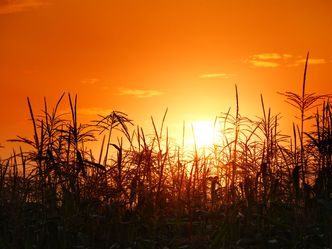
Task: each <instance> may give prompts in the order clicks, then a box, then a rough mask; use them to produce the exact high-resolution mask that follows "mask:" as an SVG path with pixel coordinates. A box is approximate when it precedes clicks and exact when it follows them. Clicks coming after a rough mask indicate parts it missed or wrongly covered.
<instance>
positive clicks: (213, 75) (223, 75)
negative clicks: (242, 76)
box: [199, 73, 233, 79]
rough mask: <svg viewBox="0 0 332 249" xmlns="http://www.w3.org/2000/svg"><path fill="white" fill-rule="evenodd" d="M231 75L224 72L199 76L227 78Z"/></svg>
mask: <svg viewBox="0 0 332 249" xmlns="http://www.w3.org/2000/svg"><path fill="white" fill-rule="evenodd" d="M231 76H233V74H226V73H209V74H201V75H200V76H199V77H200V78H202V79H204V78H224V79H228V78H230V77H231Z"/></svg>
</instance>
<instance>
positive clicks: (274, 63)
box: [244, 53, 327, 68]
mask: <svg viewBox="0 0 332 249" xmlns="http://www.w3.org/2000/svg"><path fill="white" fill-rule="evenodd" d="M244 63H247V64H249V65H251V66H253V67H265V68H267V67H270V68H276V67H280V66H286V67H295V66H300V65H303V64H304V63H305V59H304V57H303V56H294V55H291V54H281V53H262V54H254V55H251V56H249V57H248V58H247V59H246V60H245V61H244ZM308 63H309V64H316V65H317V64H324V63H327V62H326V60H325V59H309V62H308Z"/></svg>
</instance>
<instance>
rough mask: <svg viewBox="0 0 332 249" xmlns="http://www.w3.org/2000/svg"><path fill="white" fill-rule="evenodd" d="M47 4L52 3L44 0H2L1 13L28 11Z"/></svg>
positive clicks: (0, 2)
mask: <svg viewBox="0 0 332 249" xmlns="http://www.w3.org/2000/svg"><path fill="white" fill-rule="evenodd" d="M47 5H50V3H49V2H46V1H42V0H0V14H10V13H15V12H22V11H28V10H31V9H35V8H38V7H41V6H47Z"/></svg>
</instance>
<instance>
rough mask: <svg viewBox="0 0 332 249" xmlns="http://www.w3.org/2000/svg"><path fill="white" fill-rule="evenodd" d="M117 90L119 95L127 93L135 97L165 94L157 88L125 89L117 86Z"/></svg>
mask: <svg viewBox="0 0 332 249" xmlns="http://www.w3.org/2000/svg"><path fill="white" fill-rule="evenodd" d="M118 90H119V94H120V95H129V96H134V97H136V98H151V97H155V96H160V95H163V94H165V93H164V92H161V91H158V90H142V89H125V88H119V89H118Z"/></svg>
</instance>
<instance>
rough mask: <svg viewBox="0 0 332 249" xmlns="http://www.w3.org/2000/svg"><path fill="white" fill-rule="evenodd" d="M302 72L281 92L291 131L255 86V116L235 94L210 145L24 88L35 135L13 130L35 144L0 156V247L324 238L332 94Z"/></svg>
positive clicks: (331, 177)
mask: <svg viewBox="0 0 332 249" xmlns="http://www.w3.org/2000/svg"><path fill="white" fill-rule="evenodd" d="M305 78H306V73H305V74H304V82H303V92H302V94H301V95H297V94H295V93H291V92H285V93H282V95H283V96H284V97H285V98H286V100H287V101H288V102H289V103H290V104H291V105H294V106H295V107H296V108H298V110H299V122H298V123H299V124H298V125H294V133H293V135H292V136H285V135H282V134H281V133H280V131H279V128H278V124H279V115H273V114H272V113H271V111H270V110H267V109H266V108H265V106H264V101H263V98H262V117H261V118H257V119H256V120H249V119H248V118H245V117H243V116H241V115H240V113H239V105H238V104H237V109H236V110H235V113H234V114H233V113H232V112H231V111H228V112H226V113H222V114H221V115H220V116H219V117H218V118H217V122H220V124H221V127H222V128H221V132H222V133H223V141H222V142H221V143H220V144H216V145H215V146H214V148H210V149H209V150H206V151H205V153H202V152H201V151H199V150H196V151H193V152H186V151H184V150H183V148H181V147H178V146H174V145H172V144H171V142H170V141H169V139H168V134H167V128H164V127H163V126H162V127H156V126H155V123H154V121H153V119H152V125H153V127H154V130H155V134H154V135H153V136H147V135H145V134H144V131H143V130H142V129H141V128H139V127H137V128H135V129H134V130H135V131H134V132H133V133H131V132H129V130H130V129H129V127H131V129H132V128H133V126H132V122H131V120H130V119H129V118H128V117H127V116H126V115H125V114H124V113H121V112H112V113H110V114H109V115H108V116H105V117H100V119H99V120H98V121H96V122H94V123H93V125H83V124H79V123H78V121H77V111H76V98H75V99H72V98H71V97H70V95H69V96H68V97H69V98H68V99H69V104H70V110H71V113H70V118H66V116H64V115H61V114H58V113H57V109H58V106H59V104H60V102H61V101H62V99H63V97H64V96H62V97H61V98H60V100H59V102H58V103H57V105H56V106H55V107H54V108H53V109H52V111H50V110H49V109H48V106H47V104H46V101H45V106H44V111H43V114H42V115H40V116H35V115H34V112H33V109H32V107H31V104H30V101H29V100H28V106H29V109H30V114H31V122H32V127H33V138H32V139H30V138H23V137H18V138H17V139H15V140H14V141H16V142H18V141H19V142H23V143H25V144H28V145H30V148H31V149H30V150H28V151H22V150H20V151H14V152H13V154H12V155H11V156H10V157H9V158H8V159H3V160H2V161H1V162H0V166H1V168H0V248H15V249H16V248H18V249H21V248H24V249H32V248H35V249H37V248H38V249H39V248H46V249H53V248H54V249H62V248H66V249H67V248H73V249H74V248H76V249H78V248H82V249H83V248H86V249H88V248H91V249H92V248H96V249H97V248H98V249H104V248H105V249H106V248H107V249H117V248H132V249H134V248H142V249H145V248H156V249H157V248H161V249H167V248H178V249H180V248H182V249H185V248H211V249H214V248H216V249H219V248H225V249H226V248H227V249H228V248H237V249H240V248H271V249H272V248H273V249H274V248H276V249H277V248H331V245H332V229H331V225H332V199H331V198H332V168H331V167H332V164H331V159H332V113H331V109H330V108H331V106H330V102H329V100H328V96H327V95H324V96H323V95H314V94H307V93H305ZM236 100H237V101H238V98H236ZM310 117H311V118H310ZM309 119H310V120H311V121H308V120H309ZM310 122H311V123H310ZM162 123H164V122H162ZM306 123H307V124H308V125H307V126H309V123H310V124H314V127H313V129H311V130H312V131H311V132H309V131H308V132H307V131H306V129H304V127H307V126H304V124H306ZM116 130H117V132H119V131H120V132H121V133H122V135H123V136H122V137H123V140H128V144H129V146H128V147H126V148H125V146H123V142H124V141H123V140H121V139H118V140H117V142H114V141H116V140H115V139H114V136H115V135H114V134H115V131H116ZM98 134H100V135H101V137H102V139H101V140H102V141H100V142H102V144H103V145H102V146H101V149H100V155H98V157H94V156H93V155H92V153H91V152H90V150H88V149H87V146H86V145H87V143H88V142H89V141H91V140H94V139H95V135H98Z"/></svg>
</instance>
